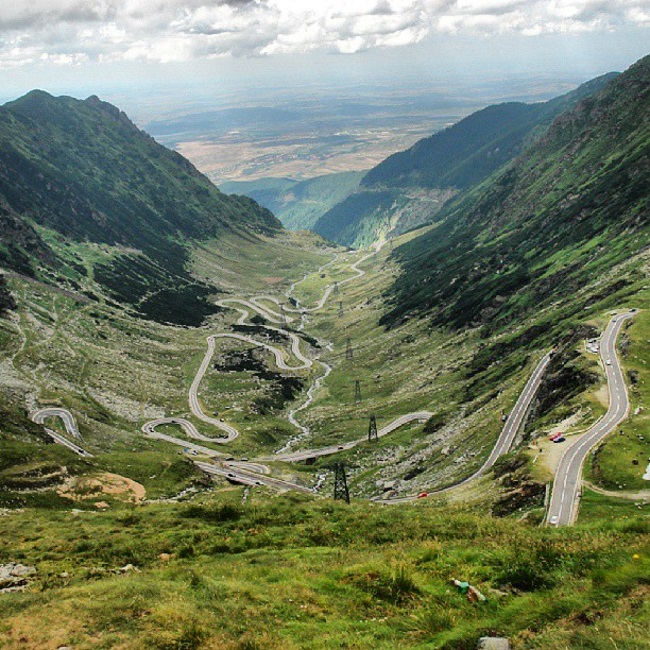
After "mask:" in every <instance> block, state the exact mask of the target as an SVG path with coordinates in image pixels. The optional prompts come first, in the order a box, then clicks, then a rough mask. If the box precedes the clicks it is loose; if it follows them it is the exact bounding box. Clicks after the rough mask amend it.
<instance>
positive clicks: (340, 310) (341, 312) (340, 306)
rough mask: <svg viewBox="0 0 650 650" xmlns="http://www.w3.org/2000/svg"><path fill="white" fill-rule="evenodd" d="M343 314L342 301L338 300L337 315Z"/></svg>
mask: <svg viewBox="0 0 650 650" xmlns="http://www.w3.org/2000/svg"><path fill="white" fill-rule="evenodd" d="M341 316H343V301H342V300H339V317H341Z"/></svg>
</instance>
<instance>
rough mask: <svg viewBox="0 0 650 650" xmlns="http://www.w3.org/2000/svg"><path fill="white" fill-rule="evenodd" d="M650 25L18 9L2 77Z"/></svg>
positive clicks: (634, 19) (526, 3) (324, 3)
mask: <svg viewBox="0 0 650 650" xmlns="http://www.w3.org/2000/svg"><path fill="white" fill-rule="evenodd" d="M630 25H632V26H638V25H643V26H647V25H650V8H649V3H648V0H319V2H317V3H316V2H313V3H308V2H306V1H305V0H13V2H12V3H3V6H2V8H0V67H2V66H16V65H19V64H20V63H21V62H23V63H32V62H34V61H39V60H44V61H48V62H50V61H51V62H58V63H59V64H61V65H66V64H68V65H69V64H75V63H79V62H84V61H88V60H99V61H106V60H110V61H118V60H122V59H123V60H145V61H160V62H167V61H189V60H193V59H198V58H211V57H218V56H229V55H233V56H259V55H271V54H275V53H300V52H308V51H313V50H323V51H334V52H341V53H346V54H347V53H354V52H359V51H363V50H368V49H372V48H394V47H403V46H407V45H410V44H413V43H417V42H419V41H421V40H422V39H423V38H425V37H426V36H427V35H429V34H435V33H436V32H440V33H457V34H470V35H471V34H487V35H490V34H504V33H518V34H523V35H529V36H535V35H539V34H543V33H572V32H573V33H581V32H585V31H596V30H601V29H608V30H612V29H617V28H619V27H624V26H630Z"/></svg>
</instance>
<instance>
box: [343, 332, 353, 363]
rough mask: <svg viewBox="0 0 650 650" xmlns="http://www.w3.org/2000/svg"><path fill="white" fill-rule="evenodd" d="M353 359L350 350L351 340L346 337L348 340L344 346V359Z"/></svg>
mask: <svg viewBox="0 0 650 650" xmlns="http://www.w3.org/2000/svg"><path fill="white" fill-rule="evenodd" d="M353 357H354V351H353V350H352V340H351V339H350V337H348V340H347V342H346V344H345V358H346V359H352V358H353Z"/></svg>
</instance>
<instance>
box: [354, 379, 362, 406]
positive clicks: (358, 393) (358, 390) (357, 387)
mask: <svg viewBox="0 0 650 650" xmlns="http://www.w3.org/2000/svg"><path fill="white" fill-rule="evenodd" d="M360 401H361V382H360V381H359V380H358V379H355V380H354V403H355V404H356V403H357V402H360Z"/></svg>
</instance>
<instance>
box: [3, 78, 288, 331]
mask: <svg viewBox="0 0 650 650" xmlns="http://www.w3.org/2000/svg"><path fill="white" fill-rule="evenodd" d="M280 228H281V224H280V223H279V222H278V221H277V219H275V217H273V215H272V214H271V213H270V212H269V211H268V210H266V209H264V208H261V207H260V206H258V205H257V204H256V203H255V202H254V201H252V200H251V199H249V198H247V197H237V196H231V197H228V196H225V195H224V194H222V193H221V192H220V191H219V190H218V189H217V188H216V187H215V186H214V185H213V184H212V183H211V182H210V181H209V180H208V179H207V178H206V177H205V176H203V175H202V174H201V173H199V172H198V171H197V170H196V169H195V168H194V167H193V166H192V165H191V164H190V163H189V162H188V161H187V160H186V159H185V158H183V157H182V156H180V155H179V154H177V153H175V152H173V151H170V150H168V149H166V148H165V147H163V146H161V145H159V144H157V143H156V142H155V141H154V140H153V138H151V137H150V136H149V135H147V134H146V133H144V132H142V131H140V130H139V129H138V128H137V127H136V126H135V125H134V124H133V123H132V122H131V121H130V120H129V119H128V117H127V116H126V115H125V114H124V113H123V112H121V111H120V110H119V109H118V108H116V107H115V106H112V105H111V104H108V103H106V102H103V101H101V100H99V99H98V98H97V97H95V96H93V97H89V98H88V99H86V100H84V101H79V100H76V99H73V98H70V97H53V96H51V95H49V94H47V93H45V92H43V91H39V90H35V91H32V92H30V93H28V94H27V95H25V96H24V97H21V98H20V99H18V100H16V101H13V102H9V103H7V104H5V105H4V106H2V107H0V264H2V265H3V266H5V267H7V268H9V269H12V270H15V271H17V272H20V273H23V274H26V275H32V276H36V275H37V276H39V277H41V279H46V280H47V276H48V272H47V271H44V270H43V267H45V268H46V269H49V273H50V274H51V273H52V272H56V273H57V274H59V275H61V274H62V275H64V276H66V275H69V276H70V277H71V278H73V279H74V277H75V273H76V274H77V275H78V274H79V273H81V274H82V275H84V269H83V268H77V269H75V268H74V264H71V263H69V262H66V261H65V260H64V259H63V258H62V257H61V255H58V254H56V253H55V252H54V250H53V248H52V246H53V239H54V240H56V239H57V237H58V238H63V239H64V240H65V241H66V242H67V243H68V244H70V243H71V242H75V243H77V244H79V245H83V244H85V243H86V244H87V243H94V244H97V245H99V244H102V245H108V246H111V247H115V249H116V250H115V251H114V255H113V257H112V259H111V260H110V262H109V263H98V264H97V265H96V267H95V268H94V277H95V279H97V280H98V281H99V282H100V284H102V285H103V286H104V287H105V288H107V290H108V291H109V293H112V294H113V295H115V296H117V295H118V294H119V299H120V300H125V301H126V302H131V304H132V305H134V306H135V305H139V306H140V308H141V309H144V310H145V313H146V312H148V313H149V315H150V316H155V314H154V313H153V311H152V310H151V309H147V307H146V304H147V303H146V300H144V299H145V298H146V296H147V294H148V293H149V291H150V290H151V288H152V285H154V284H156V283H159V282H161V281H164V283H165V286H166V287H167V288H168V297H169V304H168V306H167V308H165V309H163V311H165V312H166V313H167V315H166V316H165V318H168V317H169V318H172V319H173V318H174V316H173V312H174V311H175V310H174V309H173V306H174V302H175V299H174V297H173V296H174V295H176V297H177V298H178V296H179V295H180V294H182V293H187V292H188V291H189V292H190V293H191V294H192V295H193V297H192V298H191V303H192V304H194V302H195V298H196V297H200V296H201V295H206V294H207V292H208V290H209V287H206V286H200V285H199V284H198V283H196V281H195V280H194V279H193V278H192V277H191V276H190V275H189V273H188V262H189V258H190V250H191V246H190V245H189V242H190V241H191V240H203V239H207V238H214V237H219V236H221V235H223V234H225V233H241V234H242V236H243V235H245V234H246V233H248V234H247V235H246V236H249V235H251V234H254V233H258V234H273V233H274V232H277V231H278V230H279V229H280ZM77 266H78V265H77ZM116 270H119V274H117V273H116ZM118 275H119V277H118ZM124 276H126V277H127V278H130V281H126V284H127V285H128V290H126V291H124V290H121V289H124V288H125V287H124V285H125V279H124ZM77 281H78V279H77ZM120 285H121V286H120ZM161 299H162V298H161ZM143 300H144V302H143ZM181 302H182V301H181Z"/></svg>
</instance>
